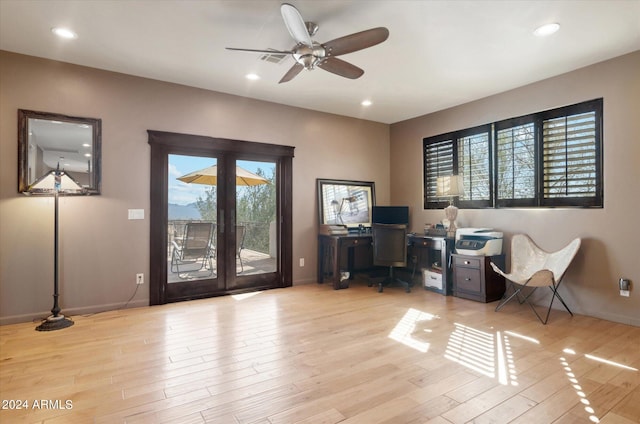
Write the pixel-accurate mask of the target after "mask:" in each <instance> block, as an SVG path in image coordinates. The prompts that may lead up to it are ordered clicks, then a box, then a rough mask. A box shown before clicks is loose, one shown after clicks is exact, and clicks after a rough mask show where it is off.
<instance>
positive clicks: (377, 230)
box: [369, 224, 411, 293]
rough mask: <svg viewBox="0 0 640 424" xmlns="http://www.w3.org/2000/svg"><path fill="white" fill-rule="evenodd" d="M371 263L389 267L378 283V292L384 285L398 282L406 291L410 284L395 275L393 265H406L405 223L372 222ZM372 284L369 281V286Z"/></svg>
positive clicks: (409, 289) (409, 290) (409, 288)
mask: <svg viewBox="0 0 640 424" xmlns="http://www.w3.org/2000/svg"><path fill="white" fill-rule="evenodd" d="M372 231H373V264H374V265H375V266H387V267H389V274H388V275H387V276H386V278H385V279H384V280H382V281H380V283H378V292H379V293H382V291H383V290H384V287H385V286H389V285H391V284H394V283H396V284H400V285H402V286H403V287H404V288H405V291H406V292H407V293H409V292H411V284H409V283H408V282H406V281H402V280H400V279H399V278H397V277H395V275H394V272H393V268H394V267H405V266H407V226H406V225H405V224H373V225H372ZM372 285H373V284H372V283H369V287H371V286H372Z"/></svg>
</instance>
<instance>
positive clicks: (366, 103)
mask: <svg viewBox="0 0 640 424" xmlns="http://www.w3.org/2000/svg"><path fill="white" fill-rule="evenodd" d="M360 104H361V105H362V106H365V107H366V106H371V105H372V104H373V103H372V102H371V100H363V101H362V102H361V103H360Z"/></svg>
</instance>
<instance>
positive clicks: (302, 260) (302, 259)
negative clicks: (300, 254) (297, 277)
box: [300, 258, 304, 267]
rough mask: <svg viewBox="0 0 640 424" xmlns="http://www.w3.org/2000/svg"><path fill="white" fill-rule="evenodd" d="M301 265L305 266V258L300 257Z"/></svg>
mask: <svg viewBox="0 0 640 424" xmlns="http://www.w3.org/2000/svg"><path fill="white" fill-rule="evenodd" d="M300 266H301V267H303V266H304V258H300Z"/></svg>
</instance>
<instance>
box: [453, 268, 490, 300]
mask: <svg viewBox="0 0 640 424" xmlns="http://www.w3.org/2000/svg"><path fill="white" fill-rule="evenodd" d="M454 275H455V288H456V292H458V291H466V292H473V293H474V294H480V293H482V292H483V291H484V290H483V289H482V278H481V275H480V270H479V269H472V268H461V267H458V268H456V270H455V272H454Z"/></svg>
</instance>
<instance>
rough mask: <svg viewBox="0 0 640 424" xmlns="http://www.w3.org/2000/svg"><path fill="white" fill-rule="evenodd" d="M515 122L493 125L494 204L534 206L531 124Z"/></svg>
mask: <svg viewBox="0 0 640 424" xmlns="http://www.w3.org/2000/svg"><path fill="white" fill-rule="evenodd" d="M519 122H520V120H518V121H514V122H511V121H503V122H500V123H497V124H496V164H497V178H496V179H497V190H496V205H497V206H534V205H535V199H536V172H535V171H536V169H535V163H536V162H535V157H536V139H535V125H534V123H533V122H527V123H522V124H519Z"/></svg>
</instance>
